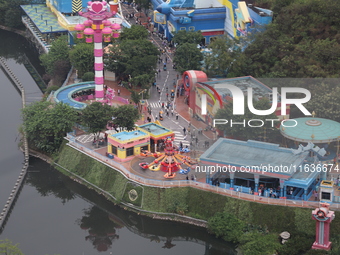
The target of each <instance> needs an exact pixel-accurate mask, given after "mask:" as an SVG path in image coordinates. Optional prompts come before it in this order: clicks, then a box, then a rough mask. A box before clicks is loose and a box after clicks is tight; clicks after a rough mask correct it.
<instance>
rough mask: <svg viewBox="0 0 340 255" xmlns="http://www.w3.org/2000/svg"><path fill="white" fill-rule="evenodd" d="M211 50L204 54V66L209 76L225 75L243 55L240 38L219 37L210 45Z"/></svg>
mask: <svg viewBox="0 0 340 255" xmlns="http://www.w3.org/2000/svg"><path fill="white" fill-rule="evenodd" d="M209 48H210V49H211V52H209V53H205V54H204V68H205V72H206V73H207V75H208V76H209V77H211V76H221V77H225V76H226V75H227V73H229V72H231V70H232V65H233V63H234V62H237V60H238V58H239V57H240V55H241V52H242V51H241V46H240V40H239V39H234V40H233V39H230V38H229V37H227V36H224V37H217V38H216V39H215V40H214V41H213V42H212V43H211V44H210V45H209Z"/></svg>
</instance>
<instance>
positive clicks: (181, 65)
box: [174, 43, 203, 73]
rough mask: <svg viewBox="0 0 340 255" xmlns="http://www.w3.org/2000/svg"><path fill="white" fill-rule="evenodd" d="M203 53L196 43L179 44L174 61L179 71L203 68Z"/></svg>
mask: <svg viewBox="0 0 340 255" xmlns="http://www.w3.org/2000/svg"><path fill="white" fill-rule="evenodd" d="M202 61H203V55H202V53H201V51H200V49H199V48H197V46H196V44H192V43H184V44H181V45H180V46H177V49H176V53H175V57H174V63H175V64H176V68H177V71H178V72H180V73H183V72H185V71H187V70H201V65H202V63H201V62H202Z"/></svg>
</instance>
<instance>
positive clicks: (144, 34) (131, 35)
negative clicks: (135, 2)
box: [119, 25, 149, 41]
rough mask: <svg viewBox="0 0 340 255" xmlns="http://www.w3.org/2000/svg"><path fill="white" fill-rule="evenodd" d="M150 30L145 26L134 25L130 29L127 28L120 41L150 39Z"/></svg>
mask: <svg viewBox="0 0 340 255" xmlns="http://www.w3.org/2000/svg"><path fill="white" fill-rule="evenodd" d="M148 34H149V33H148V30H146V28H145V27H143V26H137V25H132V26H131V27H130V28H128V27H125V28H124V29H123V31H122V33H121V34H120V36H119V40H120V41H125V40H139V39H147V38H148Z"/></svg>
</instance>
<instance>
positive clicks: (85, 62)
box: [70, 43, 94, 77]
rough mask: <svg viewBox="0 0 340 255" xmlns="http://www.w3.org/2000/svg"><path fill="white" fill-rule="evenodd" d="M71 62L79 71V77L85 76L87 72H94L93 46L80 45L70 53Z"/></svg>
mask: <svg viewBox="0 0 340 255" xmlns="http://www.w3.org/2000/svg"><path fill="white" fill-rule="evenodd" d="M70 61H71V63H72V65H73V67H74V68H75V69H77V70H78V76H79V77H83V75H84V74H85V73H87V72H93V66H94V56H93V45H92V44H88V43H78V44H77V45H76V46H74V48H73V49H72V50H71V51H70Z"/></svg>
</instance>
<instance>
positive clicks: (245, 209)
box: [54, 144, 340, 236]
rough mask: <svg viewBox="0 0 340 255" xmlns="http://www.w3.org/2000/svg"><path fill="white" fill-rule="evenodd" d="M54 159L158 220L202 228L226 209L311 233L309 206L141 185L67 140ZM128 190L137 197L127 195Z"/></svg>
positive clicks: (273, 226) (274, 227) (338, 223)
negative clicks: (84, 152)
mask: <svg viewBox="0 0 340 255" xmlns="http://www.w3.org/2000/svg"><path fill="white" fill-rule="evenodd" d="M54 162H55V163H56V168H57V169H58V170H59V171H60V172H62V173H63V174H65V175H67V176H69V177H71V178H72V179H73V180H75V181H77V182H79V183H82V184H83V185H85V186H88V187H89V188H91V189H95V190H96V189H97V192H98V193H100V194H102V195H103V196H105V197H106V198H107V199H108V200H110V201H111V202H113V203H114V204H120V205H121V206H123V208H125V209H129V210H133V211H135V212H137V213H140V214H145V215H148V216H151V217H154V218H157V219H164V220H173V221H180V222H185V223H189V224H193V225H199V226H204V227H206V226H207V224H206V222H207V221H208V220H209V219H210V218H211V217H213V216H214V215H215V214H216V213H217V212H223V211H228V212H229V213H232V214H234V215H235V216H237V217H238V218H240V219H241V220H245V221H246V222H248V223H249V224H252V225H256V226H266V227H267V228H268V229H269V230H270V231H271V232H282V231H291V232H296V231H300V232H303V233H305V234H307V235H311V236H313V235H314V234H315V222H314V221H312V220H311V210H310V209H306V208H298V207H297V208H292V207H286V206H277V205H266V204H260V203H254V202H250V201H244V200H241V199H237V198H231V197H226V196H222V195H219V194H215V193H211V192H207V191H204V190H199V189H195V188H191V187H176V188H161V187H159V188H157V187H150V186H147V185H141V184H138V183H135V182H131V181H130V180H129V179H127V178H126V177H125V176H123V175H122V174H121V173H119V172H118V171H116V170H115V169H113V168H111V167H108V166H107V165H104V164H102V163H100V162H98V161H97V160H95V159H93V158H91V157H88V156H86V155H85V154H83V153H81V152H79V151H77V150H75V149H73V148H71V147H70V146H67V145H66V144H64V145H63V146H62V148H61V150H60V153H59V155H58V156H57V157H56V158H55V160H54ZM58 165H59V167H58ZM131 190H134V191H131ZM129 194H130V196H129ZM131 194H135V196H137V198H136V197H131ZM166 214H168V215H166ZM197 221H198V222H197ZM339 227H340V218H336V219H335V220H334V221H333V222H332V228H331V233H334V234H335V233H336V232H337V229H338V228H339Z"/></svg>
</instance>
